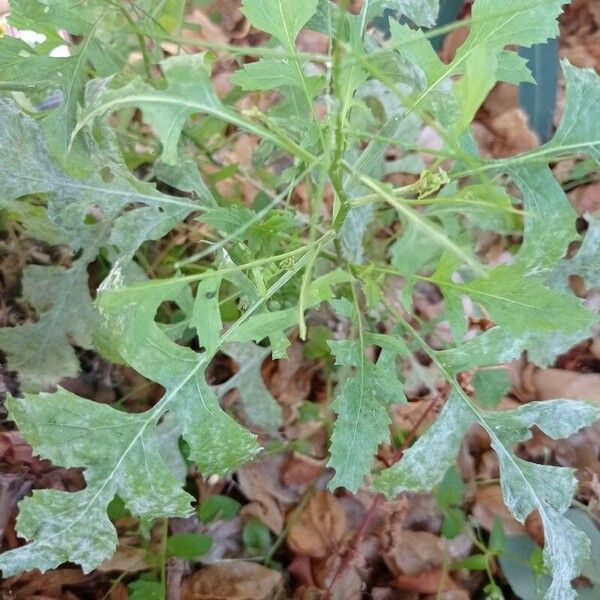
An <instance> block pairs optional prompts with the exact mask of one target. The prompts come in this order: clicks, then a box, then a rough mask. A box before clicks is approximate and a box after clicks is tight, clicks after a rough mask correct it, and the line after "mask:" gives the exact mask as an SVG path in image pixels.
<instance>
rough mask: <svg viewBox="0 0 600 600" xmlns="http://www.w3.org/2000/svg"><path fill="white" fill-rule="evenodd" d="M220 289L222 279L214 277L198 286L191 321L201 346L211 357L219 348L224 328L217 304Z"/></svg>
mask: <svg viewBox="0 0 600 600" xmlns="http://www.w3.org/2000/svg"><path fill="white" fill-rule="evenodd" d="M220 287H221V278H220V277H212V278H210V279H206V280H204V281H201V282H200V283H199V284H198V288H197V289H196V300H195V301H194V308H193V310H192V317H191V319H190V325H191V326H192V327H194V328H195V329H196V331H197V332H198V339H199V341H200V344H201V345H202V346H203V347H204V349H205V351H206V352H207V354H210V355H212V354H214V353H215V352H216V351H217V350H218V348H219V337H220V335H221V329H222V328H223V323H222V322H221V311H220V309H219V303H218V302H215V298H216V299H218V298H219V288H220Z"/></svg>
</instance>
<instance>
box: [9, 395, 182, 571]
mask: <svg viewBox="0 0 600 600" xmlns="http://www.w3.org/2000/svg"><path fill="white" fill-rule="evenodd" d="M7 407H8V410H9V414H10V417H11V419H13V420H14V421H15V422H16V423H17V425H18V427H19V430H20V431H21V433H22V434H23V436H24V437H25V438H26V439H27V441H28V442H29V443H30V444H31V445H32V447H33V449H34V452H35V453H36V454H40V455H41V456H43V457H45V458H48V459H50V460H51V461H52V462H53V463H54V464H55V465H57V466H63V467H85V480H86V487H85V489H84V490H82V491H80V492H74V493H69V492H62V491H56V490H36V491H35V492H34V493H33V495H32V496H30V497H29V498H26V499H25V500H23V501H22V502H21V504H20V505H19V516H18V520H17V530H18V532H19V534H20V535H22V536H23V537H25V538H26V539H31V538H35V539H34V541H32V542H31V543H30V544H27V545H26V546H23V547H21V548H17V549H15V550H11V551H9V552H5V553H4V554H2V555H0V570H2V572H3V574H4V576H5V577H9V576H10V575H11V574H14V573H18V572H21V571H29V570H31V569H34V568H38V569H40V570H41V571H46V570H48V569H53V568H55V567H57V566H58V565H60V564H61V563H62V562H65V561H71V562H76V563H78V564H80V565H81V566H82V568H83V570H84V572H86V573H87V572H89V571H91V570H92V569H94V568H95V567H96V566H97V565H98V564H99V563H100V562H102V561H103V560H104V559H106V558H109V557H110V556H112V554H113V552H114V550H115V548H116V544H117V534H116V531H115V529H114V527H113V525H112V524H111V522H110V520H109V519H108V515H107V506H108V504H109V503H110V502H111V500H112V499H113V497H114V496H115V494H118V495H119V496H120V497H121V498H122V499H123V500H124V502H125V506H126V507H127V509H128V510H129V511H130V512H131V513H132V514H134V515H136V516H139V517H143V518H146V519H154V518H157V517H159V516H163V515H164V514H170V515H172V516H182V517H183V516H187V515H189V514H190V513H191V506H190V503H191V500H192V497H191V496H190V495H189V494H187V493H186V492H184V491H183V490H182V489H181V487H180V482H178V481H177V480H176V479H175V477H173V475H172V474H171V472H170V471H169V469H168V468H167V466H166V464H165V463H164V462H163V459H162V457H161V455H160V452H159V449H158V445H157V440H156V434H155V431H154V425H155V424H156V419H157V416H156V415H155V414H152V418H151V419H150V418H149V417H148V416H147V415H130V414H127V413H123V412H121V411H117V410H115V409H113V408H110V407H109V406H106V405H104V404H98V403H95V402H90V401H89V400H84V399H83V398H79V397H78V396H76V395H74V394H71V393H70V392H67V391H66V390H62V389H59V391H57V392H56V393H54V394H40V395H26V396H25V397H24V398H20V399H16V398H9V400H8V401H7ZM151 425H152V426H151ZM107 432H110V435H107Z"/></svg>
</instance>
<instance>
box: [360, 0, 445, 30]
mask: <svg viewBox="0 0 600 600" xmlns="http://www.w3.org/2000/svg"><path fill="white" fill-rule="evenodd" d="M365 6H366V7H367V9H366V10H367V15H368V16H369V17H372V16H377V15H380V14H382V13H383V11H384V10H385V9H386V8H389V9H391V10H396V11H398V12H400V13H401V14H402V15H404V16H405V17H407V18H408V19H410V20H411V21H412V22H413V23H414V24H415V25H420V26H422V27H433V26H434V25H435V23H436V20H437V16H438V12H439V11H440V2H439V0H372V1H371V2H366V3H365Z"/></svg>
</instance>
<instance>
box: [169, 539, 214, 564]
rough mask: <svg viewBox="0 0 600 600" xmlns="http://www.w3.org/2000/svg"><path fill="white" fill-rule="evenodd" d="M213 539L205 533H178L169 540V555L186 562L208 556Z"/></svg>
mask: <svg viewBox="0 0 600 600" xmlns="http://www.w3.org/2000/svg"><path fill="white" fill-rule="evenodd" d="M212 543H213V541H212V538H211V537H210V535H204V534H203V533H176V534H174V535H170V536H169V537H168V538H167V554H168V555H169V556H176V557H178V558H183V559H185V560H193V559H194V558H196V557H198V556H201V555H202V554H206V553H207V552H208V551H209V550H210V549H211V547H212Z"/></svg>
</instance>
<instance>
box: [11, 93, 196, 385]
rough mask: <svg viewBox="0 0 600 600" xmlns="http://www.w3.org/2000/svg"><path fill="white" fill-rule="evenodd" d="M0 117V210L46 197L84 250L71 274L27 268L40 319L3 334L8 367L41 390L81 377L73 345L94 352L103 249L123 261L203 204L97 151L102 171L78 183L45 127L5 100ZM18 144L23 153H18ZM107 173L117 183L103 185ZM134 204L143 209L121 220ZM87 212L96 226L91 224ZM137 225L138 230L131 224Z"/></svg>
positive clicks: (55, 219)
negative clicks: (93, 292)
mask: <svg viewBox="0 0 600 600" xmlns="http://www.w3.org/2000/svg"><path fill="white" fill-rule="evenodd" d="M0 113H1V114H0V185H1V186H2V190H3V199H2V200H0V206H2V205H3V204H4V203H5V202H19V203H25V202H26V200H25V199H23V198H22V197H23V196H27V195H30V194H32V195H33V194H34V195H36V196H40V195H43V196H44V197H46V198H47V218H48V220H49V221H50V222H51V223H52V224H53V226H54V228H55V229H56V231H58V232H60V233H61V235H62V242H63V243H64V244H70V245H71V246H72V248H73V249H74V250H79V249H81V250H82V252H81V255H80V256H79V257H78V258H77V259H76V260H75V261H74V262H73V264H72V266H71V267H70V268H68V269H65V268H62V267H58V266H52V267H41V266H29V267H27V268H26V270H25V273H24V281H23V294H24V298H25V299H26V300H27V301H28V302H30V304H31V305H32V306H33V308H34V309H35V310H36V312H37V313H38V320H37V322H36V323H33V324H25V325H18V326H16V327H13V328H3V329H0V348H3V349H4V351H5V352H6V353H7V355H8V363H9V367H10V368H11V369H14V370H17V371H20V372H21V378H20V380H21V384H22V387H23V389H24V390H26V391H35V390H40V389H45V388H47V387H49V386H52V385H54V384H56V383H58V382H59V381H60V379H61V378H62V377H66V376H74V375H76V374H77V373H78V371H79V362H78V360H77V358H76V356H75V353H74V351H73V349H72V347H71V343H70V342H71V341H73V342H75V343H76V344H78V345H80V346H81V347H83V348H91V347H93V343H92V337H93V334H94V332H95V325H96V320H97V317H96V313H95V310H94V309H93V307H92V303H91V298H90V295H89V291H88V273H87V267H88V265H89V263H90V262H92V261H93V260H94V259H95V257H96V255H97V253H98V251H99V249H100V248H101V247H103V246H107V245H111V244H114V245H116V246H118V247H119V249H120V251H121V252H122V255H123V256H122V262H123V263H125V262H126V261H127V258H128V256H131V255H132V254H133V252H135V250H136V249H137V247H138V246H139V244H141V243H142V241H144V240H145V239H147V238H152V237H160V236H162V235H163V233H164V232H165V231H166V230H168V229H169V228H170V227H171V226H172V224H173V223H174V222H176V221H178V220H179V219H181V218H182V217H184V216H185V215H187V214H189V213H190V212H191V211H192V210H195V209H196V208H197V207H196V205H195V204H194V203H193V202H191V201H189V200H185V199H182V198H172V197H169V196H166V195H164V194H160V193H158V192H157V191H156V189H155V188H154V187H153V186H151V185H149V184H145V183H141V182H139V181H137V180H136V179H135V178H134V177H133V176H132V175H130V174H129V173H128V172H126V171H125V170H124V168H123V166H122V165H121V164H120V162H118V161H119V157H118V156H111V157H107V156H105V155H104V154H103V153H101V152H100V150H99V149H97V148H94V147H92V148H91V149H90V151H89V154H90V159H91V161H92V162H94V163H95V164H96V169H97V172H96V173H95V174H93V175H91V176H89V177H87V178H85V179H74V178H73V177H70V176H69V175H67V174H66V173H64V172H63V171H62V170H61V169H60V167H58V165H57V164H56V162H55V161H54V159H53V158H52V157H51V155H50V152H49V150H48V146H47V145H46V141H45V136H44V134H43V132H42V131H41V129H40V126H39V125H38V124H37V123H36V122H35V121H33V120H32V119H30V118H29V117H27V116H26V115H25V114H24V113H23V112H21V110H20V109H19V108H18V107H17V105H16V104H15V103H14V102H13V101H11V100H9V99H7V98H0ZM16 147H18V148H19V152H15V151H14V148H16ZM103 175H104V176H105V177H108V176H110V178H112V180H111V181H104V179H103ZM132 204H142V205H145V206H142V207H141V208H137V209H134V210H131V211H129V212H128V213H126V214H124V215H121V216H120V213H121V212H122V211H123V209H124V208H125V207H127V206H128V205H132ZM89 214H93V215H94V216H95V218H94V220H95V221H97V222H95V223H87V222H86V218H87V217H88V215H89ZM142 215H143V218H142ZM132 221H135V223H136V228H132V227H131V222H132Z"/></svg>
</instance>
